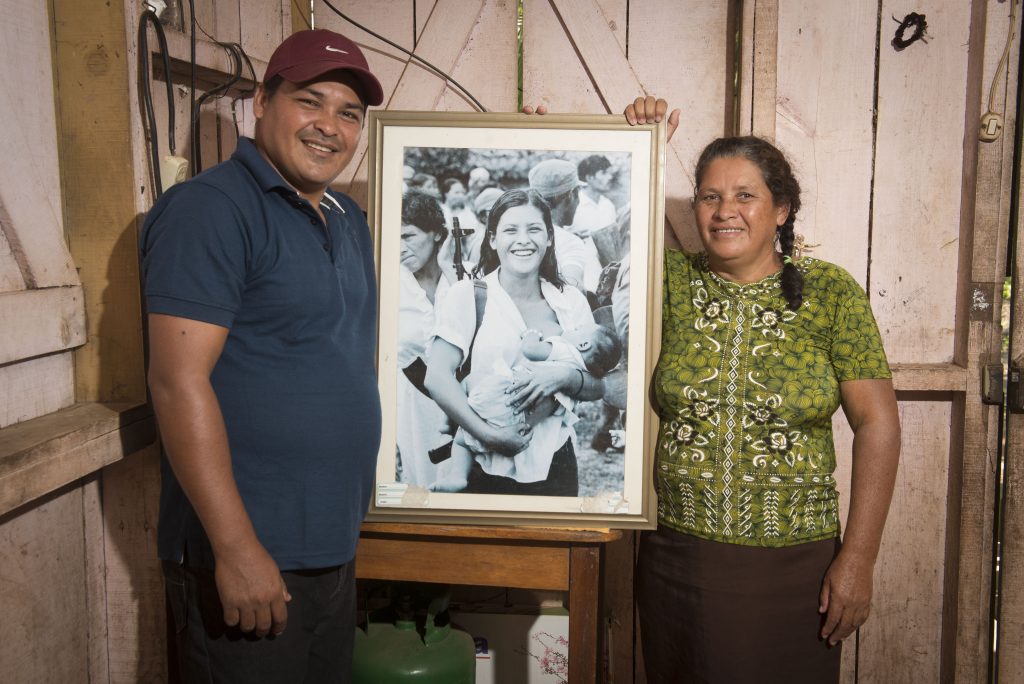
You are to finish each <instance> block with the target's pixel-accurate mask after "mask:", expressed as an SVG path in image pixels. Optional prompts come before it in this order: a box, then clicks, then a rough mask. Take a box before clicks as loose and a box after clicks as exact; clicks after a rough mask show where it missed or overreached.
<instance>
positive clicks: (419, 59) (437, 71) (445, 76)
mask: <svg viewBox="0 0 1024 684" xmlns="http://www.w3.org/2000/svg"><path fill="white" fill-rule="evenodd" d="M323 3H324V4H325V5H327V7H328V8H330V9H331V11H333V12H334V13H335V14H337V15H338V16H339V17H341V18H342V19H344V20H345V21H347V22H348V23H350V24H352V25H353V26H355V27H356V28H357V29H360V30H361V31H365V32H367V33H369V34H370V35H371V36H373V37H374V38H376V39H378V40H382V41H384V42H385V43H387V44H388V45H390V46H391V47H393V48H395V49H396V50H401V51H402V52H404V53H405V54H407V55H409V56H410V57H412V58H413V59H415V60H416V61H417V62H419V63H420V64H422V65H424V66H425V67H427V68H428V69H430V70H431V71H433V72H434V73H435V74H437V75H438V76H440V77H441V78H443V79H444V80H445V81H447V82H448V83H451V84H452V85H453V86H455V87H456V88H458V89H459V90H460V91H462V93H463V94H464V95H465V96H466V97H468V98H469V99H470V100H472V101H473V104H474V105H476V108H477V109H479V110H480V111H481V112H486V111H487V108H486V107H484V106H483V105H482V104H480V101H479V100H477V99H476V98H475V97H473V95H472V93H470V92H469V91H468V90H466V89H465V88H463V87H462V84H460V83H459V82H458V81H456V80H455V79H454V78H452V77H451V76H449V75H448V74H446V73H445V72H443V71H441V70H440V69H438V68H437V67H436V66H434V65H433V64H431V63H430V62H428V61H427V60H425V59H423V58H422V57H419V56H418V55H414V54H413V53H411V52H409V51H408V50H406V49H405V48H404V47H402V46H401V45H398V44H396V43H393V42H391V41H390V40H388V39H387V38H385V37H384V36H382V35H380V34H378V33H374V32H373V31H371V30H370V29H368V28H366V27H365V26H363V25H362V24H360V23H359V22H357V21H355V20H354V19H352V17H350V16H348V15H346V14H345V13H344V12H342V11H341V10H339V9H338V8H337V7H335V6H334V5H332V4H331V3H330V2H328V0H323Z"/></svg>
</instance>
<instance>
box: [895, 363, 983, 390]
mask: <svg viewBox="0 0 1024 684" xmlns="http://www.w3.org/2000/svg"><path fill="white" fill-rule="evenodd" d="M892 382H893V386H894V387H895V388H896V390H897V391H900V392H966V391H967V368H965V367H964V366H958V365H956V364H955V363H894V364H893V365H892ZM979 391H980V388H979Z"/></svg>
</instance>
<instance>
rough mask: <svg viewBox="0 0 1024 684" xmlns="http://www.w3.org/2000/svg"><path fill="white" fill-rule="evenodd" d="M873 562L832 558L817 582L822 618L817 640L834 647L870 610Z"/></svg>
mask: <svg viewBox="0 0 1024 684" xmlns="http://www.w3.org/2000/svg"><path fill="white" fill-rule="evenodd" d="M873 573H874V563H871V562H868V561H863V560H861V559H859V558H857V557H856V556H853V555H850V554H844V553H843V552H842V551H840V552H839V555H838V556H836V558H835V560H833V561H832V564H831V565H830V566H829V568H828V571H827V572H826V573H825V579H824V581H822V583H821V595H820V596H819V601H820V605H819V606H818V612H819V613H821V614H822V615H826V617H825V624H824V625H823V626H822V628H821V638H822V639H828V643H829V644H830V645H833V646H834V645H835V644H837V643H839V642H840V641H842V640H843V639H845V638H846V637H848V636H850V635H851V634H853V632H854V631H856V629H857V628H858V627H860V626H861V625H863V624H864V622H865V621H866V620H867V619H868V613H869V612H870V610H871V592H872V575H873Z"/></svg>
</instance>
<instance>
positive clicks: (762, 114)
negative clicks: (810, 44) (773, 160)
mask: <svg viewBox="0 0 1024 684" xmlns="http://www.w3.org/2000/svg"><path fill="white" fill-rule="evenodd" d="M753 15H754V16H753V25H752V27H751V30H752V31H753V34H754V44H753V49H752V54H751V58H752V64H751V74H750V78H751V84H750V87H751V107H750V128H751V132H752V133H753V134H754V135H759V136H762V137H765V138H768V139H769V140H774V139H775V108H776V99H777V94H776V89H777V88H778V73H779V71H778V70H779V63H778V39H779V0H757V1H756V2H755V3H754V7H753Z"/></svg>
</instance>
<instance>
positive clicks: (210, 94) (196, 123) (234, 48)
mask: <svg viewBox="0 0 1024 684" xmlns="http://www.w3.org/2000/svg"><path fill="white" fill-rule="evenodd" d="M217 44H218V45H220V46H221V47H223V48H224V49H226V50H227V51H228V54H230V55H231V61H232V63H233V64H234V73H233V74H232V76H231V78H230V79H229V80H228V81H227V82H225V83H222V84H221V85H219V86H217V87H216V88H213V89H211V90H208V91H206V92H205V93H203V94H202V96H200V98H199V99H198V100H197V101H196V108H195V119H193V120H192V131H193V135H195V139H196V140H197V141H198V142H197V143H196V147H197V148H200V147H201V146H202V130H201V121H200V119H201V118H202V112H203V105H204V104H206V102H207V101H208V100H210V99H212V98H215V97H220V96H221V95H223V94H224V93H226V92H228V91H229V90H230V89H231V88H232V86H234V85H235V84H236V83H238V81H239V80H241V78H242V57H241V56H240V55H239V50H241V47H240V46H238V45H237V43H220V42H217ZM197 151H199V150H198V149H197ZM202 164H203V162H202V158H201V155H199V154H197V155H196V158H195V172H196V173H199V172H200V171H202V170H203V166H202Z"/></svg>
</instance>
